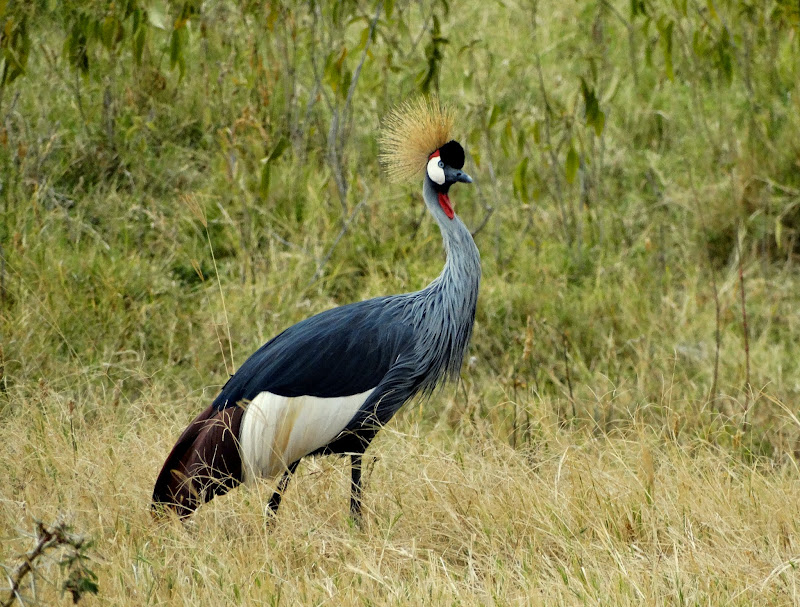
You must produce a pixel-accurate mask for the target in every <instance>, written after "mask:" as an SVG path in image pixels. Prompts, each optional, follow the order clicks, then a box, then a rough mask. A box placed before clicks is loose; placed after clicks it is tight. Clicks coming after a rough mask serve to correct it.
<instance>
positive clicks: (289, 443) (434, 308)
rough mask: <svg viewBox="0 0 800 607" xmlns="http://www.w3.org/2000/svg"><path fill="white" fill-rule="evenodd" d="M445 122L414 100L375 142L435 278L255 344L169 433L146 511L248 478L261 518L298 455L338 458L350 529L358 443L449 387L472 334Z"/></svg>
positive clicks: (271, 510)
mask: <svg viewBox="0 0 800 607" xmlns="http://www.w3.org/2000/svg"><path fill="white" fill-rule="evenodd" d="M454 123H455V118H454V113H453V111H452V110H451V109H450V108H448V107H446V106H444V105H442V104H441V103H440V102H439V101H438V100H436V99H425V98H420V99H417V100H411V101H406V102H405V103H403V104H401V105H399V106H397V107H396V108H395V109H394V110H392V111H391V112H390V113H389V115H388V117H387V118H386V119H385V120H384V125H383V129H382V134H381V136H380V139H379V143H380V150H381V151H380V153H379V160H380V162H381V164H382V165H383V166H384V168H385V170H386V174H387V177H388V179H389V180H390V181H392V182H401V181H405V180H407V179H410V178H412V177H418V176H419V174H420V173H422V197H423V200H424V202H425V205H426V206H427V209H428V211H429V212H430V214H431V215H432V216H433V219H434V220H435V222H436V223H437V224H438V226H439V229H440V231H441V236H442V242H443V245H444V250H445V257H446V259H445V263H444V268H443V270H442V272H441V274H439V276H438V277H437V278H435V279H434V280H433V281H432V282H431V283H430V284H429V285H428V286H426V287H425V288H424V289H422V290H420V291H416V292H412V293H403V294H399V295H390V296H382V297H376V298H374V299H368V300H365V301H360V302H356V303H350V304H347V305H343V306H340V307H336V308H332V309H329V310H326V311H324V312H321V313H319V314H317V315H315V316H311V317H309V318H307V319H305V320H303V321H301V322H299V323H297V324H295V325H293V326H290V327H289V328H287V329H285V330H284V331H283V332H282V333H280V334H278V335H277V336H276V337H274V338H272V339H271V340H269V341H268V342H266V343H265V344H264V345H263V346H261V347H260V348H259V349H258V350H257V351H256V352H255V353H254V354H252V355H251V356H250V358H248V359H247V360H246V361H245V363H244V364H242V366H241V367H240V368H239V369H238V370H237V371H236V372H235V373H234V374H233V375H232V376H230V378H229V380H228V381H227V383H226V384H225V385H224V386H223V388H222V390H221V391H220V392H219V394H218V395H217V397H216V398H215V399H214V401H213V402H212V403H211V405H210V406H208V407H207V408H206V409H205V410H204V411H203V412H202V413H200V414H199V415H198V416H197V417H196V418H195V419H194V421H192V422H191V423H190V424H189V426H188V427H187V428H186V429H185V430H184V431H183V433H182V434H181V435H180V437H179V438H178V440H177V442H176V444H175V446H174V447H173V449H172V451H171V452H170V454H169V455H168V457H167V459H166V461H165V463H164V465H163V467H162V469H161V472H160V473H159V475H158V477H157V480H156V483H155V487H154V489H153V497H152V504H151V506H152V509H153V511H154V513H155V514H156V515H157V516H158V515H160V516H165V515H168V514H169V513H170V512H174V513H175V514H177V516H178V517H179V518H180V519H186V518H187V517H189V516H191V515H192V514H193V513H194V512H195V511H196V509H197V508H198V507H199V506H200V505H201V504H203V503H205V502H208V501H210V500H211V499H213V498H214V496H217V495H222V494H225V493H227V492H228V491H229V490H230V489H232V488H234V487H236V486H237V485H239V484H241V483H243V482H252V481H254V480H255V479H258V478H265V479H270V480H272V481H273V482H274V481H275V480H276V479H277V485H276V487H275V490H274V493H273V494H272V496H271V498H270V500H269V503H268V504H267V507H266V508H265V514H269V515H273V516H274V515H276V514H277V511H278V507H279V506H280V503H281V499H282V496H283V494H284V493H285V491H286V489H287V486H288V484H289V481H290V479H291V478H292V475H293V474H294V473H295V471H296V470H297V466H298V464H299V463H300V460H301V459H302V458H304V457H306V456H315V455H329V454H335V455H341V456H349V457H350V464H351V482H350V510H349V513H350V516H351V518H352V519H353V520H354V521H355V522H356V523H358V524H361V523H362V482H361V473H362V461H363V459H362V458H363V455H364V453H365V451H366V449H367V447H368V446H369V445H370V443H371V442H372V440H373V438H374V437H375V436H376V434H377V433H378V431H379V430H380V429H381V427H382V426H384V425H385V424H386V423H387V422H388V421H389V420H390V419H391V418H392V417H393V416H394V415H395V413H397V411H398V410H399V409H400V408H401V407H402V406H403V404H405V403H406V402H408V401H409V400H410V399H412V398H413V397H414V396H416V395H420V394H421V395H427V396H430V395H431V394H432V392H433V391H434V389H435V388H436V387H437V386H439V385H441V384H443V383H444V381H446V380H457V379H458V377H459V375H460V368H461V365H462V362H463V359H464V356H465V353H466V350H467V346H468V344H469V341H470V338H471V336H472V330H473V325H474V322H475V313H476V307H477V300H478V290H479V286H480V280H481V265H480V254H479V252H478V248H477V246H476V244H475V241H474V240H473V237H472V234H471V233H470V230H469V229H468V228H467V227H466V226H465V224H464V223H463V221H462V220H461V219H460V218H459V217H458V215H456V214H455V211H454V208H453V202H452V201H451V199H450V188H451V186H453V185H454V184H456V183H459V182H460V183H472V178H471V177H470V176H469V175H468V174H467V173H466V172H465V171H464V170H463V167H464V162H465V152H464V148H463V147H462V146H461V144H460V143H458V142H457V141H455V140H454V139H451V131H452V129H453V125H454Z"/></svg>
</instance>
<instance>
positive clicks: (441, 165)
mask: <svg viewBox="0 0 800 607" xmlns="http://www.w3.org/2000/svg"><path fill="white" fill-rule="evenodd" d="M439 168H440V169H443V168H444V162H442V161H441V160H440V161H439Z"/></svg>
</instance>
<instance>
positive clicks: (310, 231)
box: [0, 0, 800, 452]
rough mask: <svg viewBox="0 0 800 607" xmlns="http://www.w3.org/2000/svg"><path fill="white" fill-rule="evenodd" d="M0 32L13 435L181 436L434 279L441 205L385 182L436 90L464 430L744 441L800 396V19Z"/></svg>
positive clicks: (243, 16)
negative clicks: (402, 125)
mask: <svg viewBox="0 0 800 607" xmlns="http://www.w3.org/2000/svg"><path fill="white" fill-rule="evenodd" d="M2 11H3V15H2V19H3V20H4V22H5V27H4V30H3V37H2V44H1V45H0V46H2V51H3V53H4V55H3V72H2V89H1V90H0V95H1V96H0V99H1V100H2V104H1V105H0V116H2V131H0V144H1V145H0V171H2V172H1V173H0V176H1V178H2V192H0V197H1V198H2V201H1V202H0V205H2V206H1V207H0V246H1V247H2V256H3V257H2V268H0V276H1V277H2V290H1V292H0V329H1V330H2V335H3V339H2V353H3V354H2V361H3V362H2V380H1V381H0V390H1V391H0V399H2V401H1V402H2V407H3V411H5V412H6V414H8V412H10V411H14V410H15V409H17V408H18V407H24V406H25V404H24V403H25V401H26V399H27V398H28V397H29V396H30V395H31V393H32V392H36V391H37V390H39V389H40V388H41V386H40V384H41V385H45V386H47V387H48V388H50V389H52V390H56V391H58V392H60V393H64V394H68V395H70V398H73V399H75V400H76V401H78V400H81V401H82V400H84V399H86V398H87V397H88V396H89V395H91V396H92V399H93V402H95V403H96V405H97V406H98V407H103V406H106V405H107V404H108V401H109V400H114V399H116V400H120V401H123V402H130V401H131V400H135V399H136V398H137V395H138V394H139V393H140V392H141V390H142V389H143V387H144V386H145V385H146V384H148V382H152V381H158V382H160V383H163V384H164V385H165V386H171V388H169V391H170V398H169V401H168V402H165V403H164V404H163V406H164V407H165V408H169V409H170V410H172V411H174V413H175V415H181V416H184V415H187V414H188V411H185V410H184V409H185V406H184V405H182V403H181V396H182V395H183V394H185V393H186V391H187V390H205V392H206V394H207V396H208V397H211V396H212V395H213V392H214V390H215V389H216V388H215V387H216V386H218V385H219V384H221V383H223V382H224V381H225V378H226V376H227V373H229V372H230V371H231V370H232V369H234V368H235V365H236V364H237V363H241V362H242V360H243V359H244V358H245V357H246V356H247V355H248V354H249V353H250V352H251V351H253V350H254V349H255V348H256V347H257V346H258V345H259V344H261V343H262V342H263V341H264V340H266V339H267V338H269V337H270V336H271V335H274V334H275V333H276V332H277V331H280V330H281V328H283V327H285V326H287V325H289V324H291V323H293V322H296V321H297V320H299V319H301V318H303V317H305V316H307V315H309V314H311V313H313V312H317V311H320V310H323V309H325V308H327V307H330V306H334V305H338V304H342V303H346V302H349V301H353V300H358V299H362V298H366V297H370V296H375V295H378V294H383V293H392V292H401V291H408V290H413V289H417V288H420V287H421V286H422V285H424V284H425V283H427V282H428V281H429V280H431V279H432V278H433V277H434V276H435V275H436V274H437V273H438V271H439V268H440V266H441V263H442V252H441V248H440V244H439V239H438V234H437V233H436V229H435V226H434V225H432V222H430V221H428V218H427V217H426V216H425V213H424V208H423V206H422V204H421V203H420V198H419V192H418V190H419V188H418V187H417V186H393V185H389V184H387V183H386V182H385V180H384V179H383V177H382V175H381V172H380V167H379V164H378V162H377V160H376V156H377V147H376V137H377V135H378V132H379V128H380V120H381V117H382V116H384V115H385V114H386V113H387V112H388V111H389V109H390V108H391V107H392V106H394V105H396V104H397V103H399V102H401V101H403V100H404V99H407V98H409V97H412V96H415V95H418V94H438V95H439V96H440V97H441V98H442V100H443V101H444V102H446V103H448V104H450V105H452V106H453V107H454V108H455V109H456V110H457V114H458V121H457V133H456V136H457V137H458V138H459V139H461V140H462V141H463V142H464V144H465V146H466V147H467V149H468V152H469V165H468V168H469V170H470V171H471V172H473V173H474V175H475V178H476V186H475V187H473V188H467V187H461V188H459V189H458V192H456V204H457V209H458V212H459V213H460V214H461V215H462V217H464V219H465V221H466V222H467V224H468V225H470V226H472V227H473V229H474V230H475V232H476V240H477V242H478V245H479V247H480V249H481V251H482V254H483V266H484V276H485V279H484V284H483V288H482V291H481V298H480V306H479V314H478V320H477V330H476V333H475V338H474V340H473V346H472V350H471V354H472V356H473V357H474V358H472V359H471V362H470V364H469V365H468V367H467V368H466V369H465V371H464V376H465V385H466V387H467V388H468V389H469V390H473V391H476V394H474V395H472V396H469V395H468V396H467V397H466V399H467V402H466V403H465V405H469V404H470V403H473V404H474V402H473V401H475V402H477V405H478V411H475V412H472V411H470V413H473V414H474V415H479V416H480V417H489V418H491V422H492V424H491V426H492V428H493V431H495V432H497V433H498V434H499V435H501V436H509V432H512V433H513V431H515V430H520V431H521V430H522V429H524V422H523V418H525V417H526V416H525V412H526V409H528V408H530V407H534V406H535V407H538V406H542V403H543V402H544V403H546V405H545V406H547V407H548V408H550V409H552V411H553V413H554V414H556V415H560V416H561V418H562V420H567V419H569V418H572V417H576V418H578V419H581V420H592V421H593V423H597V424H600V425H601V426H602V427H604V428H607V427H609V425H613V424H615V423H625V422H626V421H630V420H631V419H632V418H635V417H637V416H641V415H644V416H647V417H648V418H652V421H653V423H656V424H663V423H665V422H666V421H668V418H669V420H670V421H669V423H670V424H671V425H674V426H675V427H679V426H681V425H684V424H689V425H690V426H691V427H693V428H698V427H703V428H709V427H711V426H713V425H714V423H717V422H719V423H721V424H723V425H726V424H733V426H735V427H737V428H745V429H747V423H748V422H750V421H753V422H758V421H759V419H760V417H761V416H762V414H763V416H765V417H767V418H769V415H768V412H769V411H770V410H772V409H773V406H772V405H770V402H769V399H768V398H767V399H765V396H767V397H770V398H772V397H774V398H776V399H778V400H780V401H782V402H786V403H791V402H792V401H793V400H794V399H795V398H796V396H797V394H798V390H799V384H798V379H797V377H798V345H797V344H798V335H800V333H799V332H798V315H797V302H798V298H797V295H796V292H797V286H798V282H799V281H798V277H797V273H796V270H795V266H794V263H795V259H796V254H797V251H798V247H800V243H799V242H798V227H800V208H799V207H798V203H799V202H800V189H799V188H800V137H799V136H798V125H800V99H798V80H799V78H798V76H799V74H798V68H799V63H800V61H799V59H798V49H799V48H800V41H798V5H797V4H796V3H790V2H788V1H777V0H776V1H769V2H760V1H759V2H711V1H709V2H707V3H704V2H692V1H688V0H684V1H678V0H675V1H669V2H667V1H666V0H664V1H652V2H649V1H639V0H634V1H633V2H631V3H622V2H614V3H612V2H606V1H600V2H588V3H566V4H562V3H558V2H552V3H549V2H538V3H537V2H533V3H523V4H519V5H518V4H513V3H500V2H499V3H496V4H492V3H490V4H482V3H470V4H468V5H463V4H462V5H461V6H455V5H452V6H451V5H449V4H447V3H426V2H423V3H395V2H384V3H378V4H377V5H375V4H366V3H357V2H336V3H320V4H317V3H310V4H306V3H296V4H293V3H277V2H276V3H258V2H249V3H248V2H243V3H240V4H238V5H237V4H234V3H220V4H208V3H206V4H202V3H199V2H185V3H181V2H176V3H158V2H154V3H140V2H136V1H133V0H129V1H127V2H113V3H112V2H100V1H96V2H76V3H71V2H63V3H47V2H33V3H19V2H9V3H7V4H4V5H3V8H2ZM740 270H741V271H742V272H743V275H742V276H741V278H743V282H742V281H740V275H739V273H740ZM742 288H743V290H744V293H743V294H742ZM743 303H744V304H745V307H746V311H747V317H746V319H745V316H744V310H743ZM748 342H749V343H748ZM748 367H749V368H748ZM748 373H749V376H748ZM98 394H103V395H104V396H103V397H102V398H100V399H99V400H98V399H97V396H98ZM499 400H507V401H509V402H510V403H511V404H510V405H509V406H508V407H506V408H507V409H508V410H502V409H503V408H502V407H498V406H497V405H496V404H495V403H497V402H499ZM425 414H426V415H428V416H429V417H430V418H431V419H436V418H437V417H439V416H440V414H441V411H440V410H438V409H437V407H436V406H435V402H432V403H430V404H429V405H428V406H426V407H425ZM474 415H473V417H474ZM455 417H456V418H457V419H454V423H455V422H458V423H462V421H463V416H455ZM528 417H529V416H528ZM514 418H517V423H515V422H514ZM700 418H702V419H700ZM459 420H462V421H459ZM774 430H775V429H774V428H772V427H770V426H766V427H763V428H760V430H759V433H758V434H759V437H760V438H761V437H765V438H766V439H767V443H768V444H765V445H763V446H764V448H767V450H768V452H770V451H771V450H773V449H775V448H779V449H781V448H787V446H788V445H785V444H783V443H782V439H781V436H780V432H778V434H777V435H776V434H775V433H774ZM795 430H796V429H795ZM516 438H519V436H517V437H516ZM513 439H514V438H513V437H512V440H513Z"/></svg>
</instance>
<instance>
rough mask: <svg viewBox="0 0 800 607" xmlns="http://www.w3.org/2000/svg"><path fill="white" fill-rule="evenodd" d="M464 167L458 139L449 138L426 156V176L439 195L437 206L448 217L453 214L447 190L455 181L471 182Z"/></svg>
mask: <svg viewBox="0 0 800 607" xmlns="http://www.w3.org/2000/svg"><path fill="white" fill-rule="evenodd" d="M462 168H464V148H462V147H461V144H460V143H458V141H454V140H450V141H448V142H447V143H445V144H444V145H443V146H442V147H440V148H439V149H438V150H436V151H435V152H433V154H431V155H430V156H428V164H427V165H425V173H426V175H427V178H428V179H430V180H431V183H432V184H433V189H434V190H435V191H436V193H437V194H438V195H439V206H441V207H442V210H443V211H444V213H445V215H447V217H448V218H449V219H452V218H453V217H454V216H455V213H454V212H453V205H452V204H451V202H450V197H449V196H448V191H449V190H450V186H451V185H453V184H454V183H456V182H459V181H460V182H461V183H472V177H470V176H469V175H467V174H466V173H465V172H464V171H462V170H461V169H462Z"/></svg>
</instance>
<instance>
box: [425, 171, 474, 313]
mask: <svg viewBox="0 0 800 607" xmlns="http://www.w3.org/2000/svg"><path fill="white" fill-rule="evenodd" d="M422 196H423V198H424V199H425V204H426V205H427V207H428V210H429V211H430V212H431V214H432V215H433V217H434V219H435V220H436V223H438V224H439V229H440V230H441V233H442V241H443V242H444V250H445V253H446V255H447V261H446V262H445V265H444V270H442V273H441V275H440V276H439V278H437V279H436V281H434V284H435V283H436V282H437V281H441V282H443V283H445V282H446V283H456V284H457V285H458V286H459V287H460V288H461V289H467V290H468V291H472V292H473V293H474V297H475V300H476V301H477V295H478V286H479V285H480V280H481V256H480V253H479V252H478V247H477V246H475V241H474V240H473V239H472V234H471V233H470V231H469V230H468V229H467V226H465V225H464V222H463V221H461V219H460V218H459V217H458V215H456V216H455V217H453V219H450V218H449V217H448V216H447V215H445V212H444V211H443V210H442V207H441V205H440V204H439V194H438V192H436V190H435V189H434V185H433V182H432V181H431V180H430V178H429V177H428V176H427V175H426V176H425V182H424V185H423V188H422ZM461 289H459V290H461Z"/></svg>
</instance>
